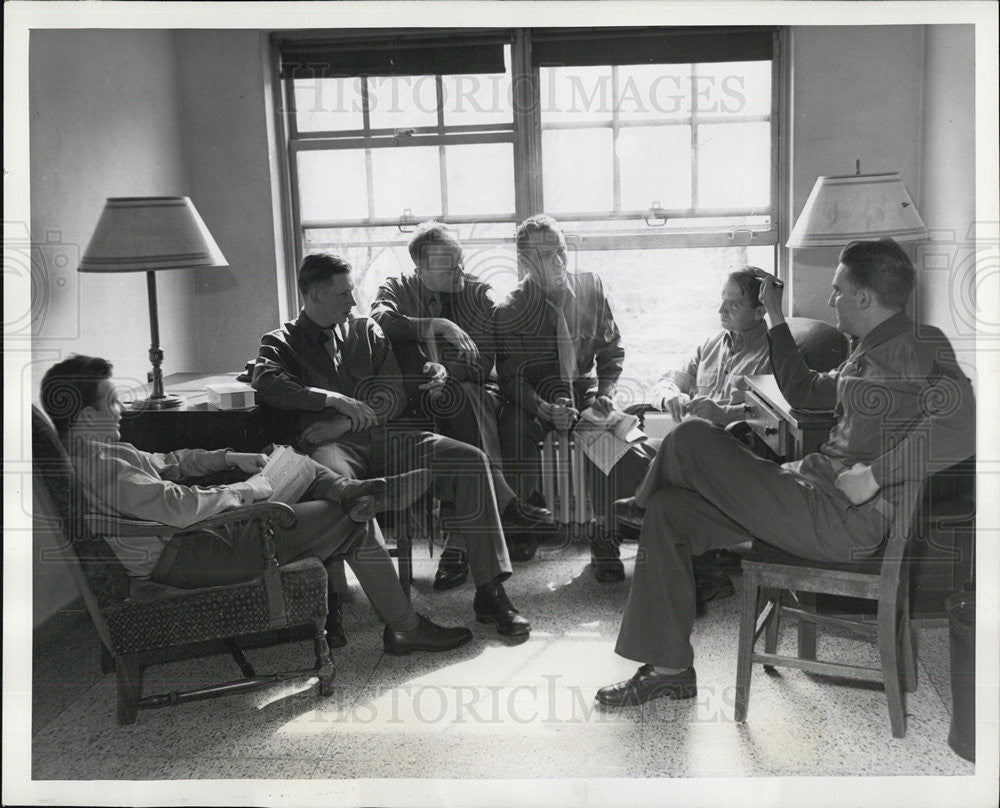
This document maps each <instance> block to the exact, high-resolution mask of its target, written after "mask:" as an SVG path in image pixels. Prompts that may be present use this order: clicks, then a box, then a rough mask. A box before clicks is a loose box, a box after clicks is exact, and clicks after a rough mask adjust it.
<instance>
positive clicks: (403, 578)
mask: <svg viewBox="0 0 1000 808" xmlns="http://www.w3.org/2000/svg"><path fill="white" fill-rule="evenodd" d="M411 529H412V528H411V527H410V526H409V525H403V526H401V529H400V531H399V534H398V535H397V536H396V556H397V559H396V560H397V561H398V562H399V583H400V584H401V585H402V587H403V594H404V595H406V599H407V600H409V599H410V588H411V586H412V584H413V537H412V535H411V533H410V531H411Z"/></svg>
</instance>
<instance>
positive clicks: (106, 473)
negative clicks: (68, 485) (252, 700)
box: [41, 355, 472, 653]
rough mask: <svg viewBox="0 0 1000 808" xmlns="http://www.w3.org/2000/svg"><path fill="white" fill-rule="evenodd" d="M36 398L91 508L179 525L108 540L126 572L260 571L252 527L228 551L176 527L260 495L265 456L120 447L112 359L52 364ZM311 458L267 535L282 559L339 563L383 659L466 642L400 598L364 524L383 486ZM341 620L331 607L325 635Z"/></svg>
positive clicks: (419, 482) (173, 576) (214, 580)
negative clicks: (368, 616)
mask: <svg viewBox="0 0 1000 808" xmlns="http://www.w3.org/2000/svg"><path fill="white" fill-rule="evenodd" d="M41 403H42V407H43V408H44V409H45V411H46V412H47V413H48V414H49V417H50V418H51V419H52V421H53V424H54V425H55V427H56V430H57V431H58V433H59V437H60V440H61V441H62V443H63V444H64V445H65V446H66V449H67V451H68V453H69V455H70V458H71V459H72V461H73V465H74V467H75V468H76V471H77V474H78V475H79V478H80V483H81V486H82V488H83V492H84V496H85V498H86V504H87V507H88V509H89V510H91V511H92V512H94V513H98V514H105V515H108V516H113V517H124V518H126V519H137V520H141V521H145V522H155V523H157V524H159V525H164V526H167V527H170V528H174V529H176V531H177V532H175V533H173V535H170V534H169V533H168V532H167V531H164V532H165V533H168V535H164V536H161V535H158V534H157V533H156V532H155V531H154V530H151V531H150V533H148V534H144V535H137V536H128V537H118V536H108V537H107V541H108V543H109V544H110V545H111V548H112V549H113V550H114V552H115V554H116V555H117V556H118V558H119V560H120V561H121V563H122V565H123V566H124V567H125V568H126V570H127V571H128V573H129V574H130V575H131V576H132V577H136V578H149V579H151V580H152V581H154V582H156V583H160V584H166V585H169V586H175V587H180V588H188V589H191V588H200V587H208V586H219V585H227V584H233V583H239V582H241V581H247V580H251V579H253V578H254V577H256V576H257V575H259V574H260V573H261V572H262V570H263V564H264V559H263V556H262V554H261V549H260V541H259V537H258V536H257V535H256V528H255V527H252V526H247V527H248V529H244V530H241V531H239V532H237V533H236V534H235V535H234V536H233V541H232V543H231V544H229V543H224V542H221V541H218V540H217V539H215V538H214V537H213V536H211V535H208V534H206V533H199V532H188V533H185V532H184V529H185V528H188V527H191V526H192V525H195V524H196V523H198V522H200V521H202V520H204V519H207V518H209V517H211V516H216V515H218V514H221V513H224V512H226V511H229V510H232V509H233V508H237V507H239V506H241V505H249V504H251V503H253V502H257V501H261V500H266V499H268V498H269V497H270V496H271V493H272V488H271V483H270V481H269V480H268V479H267V478H265V477H263V476H262V475H261V474H259V473H258V472H259V471H260V469H261V468H263V466H264V465H265V463H266V461H267V457H266V455H263V454H255V453H243V452H233V451H231V450H229V449H218V450H215V451H207V450H205V449H179V450H177V451H174V452H169V453H167V454H160V453H150V452H144V451H142V450H140V449H137V448H136V447H135V446H132V445H131V444H129V443H123V442H122V441H121V431H120V421H121V414H122V408H121V404H120V403H119V401H118V396H117V393H116V391H115V388H114V385H113V384H112V382H111V364H110V363H109V362H108V361H107V360H105V359H101V358H99V357H91V356H76V355H74V356H71V357H69V358H68V359H65V360H63V361H62V362H59V363H58V364H56V365H54V366H53V367H52V368H50V369H49V371H48V372H47V373H46V374H45V377H44V378H43V379H42V385H41ZM308 462H309V463H311V465H312V467H313V474H314V477H313V481H312V483H311V485H310V486H309V488H308V489H307V490H306V491H305V493H304V494H303V497H302V500H301V501H300V502H298V503H294V504H293V503H289V504H291V506H292V509H293V511H294V512H295V516H296V523H295V526H294V527H293V528H290V529H286V528H282V527H280V526H278V527H276V528H275V531H274V546H275V555H276V557H277V559H278V561H279V563H282V564H284V563H288V562H291V561H295V560H296V559H300V558H306V557H308V556H315V557H318V558H319V559H320V560H321V561H322V562H323V563H324V565H325V566H326V567H327V571H328V572H329V571H330V569H331V565H333V564H334V563H339V561H340V560H341V559H346V560H347V561H348V563H349V564H350V565H351V567H352V568H353V570H354V572H355V574H356V575H357V578H358V580H359V582H360V583H361V585H362V587H363V588H364V590H365V593H366V594H367V595H368V597H369V599H370V600H371V601H372V603H373V605H375V607H376V609H377V610H378V612H379V614H380V615H381V616H382V617H383V619H384V620H385V622H386V628H385V633H384V635H383V644H384V647H385V650H387V651H389V652H392V653H409V652H410V651H418V650H422V651H444V650H447V649H449V648H455V647H457V646H459V645H462V644H463V643H466V642H468V641H469V640H470V639H472V634H471V632H470V631H469V630H468V629H464V628H445V627H443V626H438V625H436V624H434V623H432V622H431V621H430V620H428V619H427V618H426V617H423V616H422V615H418V614H417V613H416V612H414V611H413V608H412V606H411V605H410V602H409V600H408V599H407V598H406V597H405V596H404V594H403V591H402V588H401V587H400V585H399V578H398V577H397V576H396V572H395V568H394V567H393V565H392V560H391V559H390V558H389V556H388V553H387V552H386V550H385V547H384V546H383V545H382V544H381V543H380V541H379V539H378V536H377V534H376V525H375V522H374V521H372V518H371V517H372V515H373V514H374V510H375V508H376V507H378V505H379V504H380V503H379V502H378V501H377V500H380V499H381V498H382V497H384V494H385V487H386V486H385V485H384V483H385V481H384V480H368V481H361V482H354V481H352V482H350V483H348V484H346V486H345V485H344V484H339V481H338V480H337V479H336V478H335V477H334V475H333V474H332V473H331V472H330V471H328V470H327V469H325V468H323V467H322V466H320V465H319V464H318V463H315V462H313V461H308ZM227 469H231V470H236V471H237V472H239V473H240V474H241V476H244V477H246V479H245V480H241V481H238V482H233V483H228V484H222V485H189V484H188V483H187V479H186V478H199V477H204V476H206V475H209V474H212V473H214V472H221V471H225V470H227ZM420 477H421V479H411V480H410V481H409V482H410V483H411V487H413V488H416V489H419V488H420V487H421V486H422V487H423V489H426V488H427V486H428V485H429V484H430V474H429V473H428V472H426V471H422V472H420ZM372 492H375V493H372ZM338 620H339V615H338V614H335V613H334V610H332V609H331V611H330V613H329V616H328V619H327V630H328V631H329V630H330V629H331V622H333V623H337V622H338ZM333 639H336V638H335V637H334V638H333ZM334 644H337V643H334Z"/></svg>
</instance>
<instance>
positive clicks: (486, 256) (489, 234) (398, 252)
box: [304, 222, 517, 314]
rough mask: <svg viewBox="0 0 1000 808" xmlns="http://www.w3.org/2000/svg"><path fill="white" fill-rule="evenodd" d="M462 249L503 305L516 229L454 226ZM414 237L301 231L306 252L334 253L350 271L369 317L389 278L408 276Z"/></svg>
mask: <svg viewBox="0 0 1000 808" xmlns="http://www.w3.org/2000/svg"><path fill="white" fill-rule="evenodd" d="M453 226H454V228H455V229H456V230H457V231H458V237H459V240H460V241H461V242H462V245H463V247H464V249H465V269H466V272H469V273H470V274H472V275H475V276H476V277H477V278H479V279H480V280H482V281H484V282H486V283H488V284H489V285H490V286H491V287H492V288H493V294H494V298H495V299H497V300H502V299H503V298H504V297H506V296H507V295H508V294H509V293H510V292H511V291H513V289H514V287H515V286H516V285H517V260H516V259H515V254H514V243H513V242H514V223H513V222H511V223H504V224H482V223H476V224H460V225H453ZM411 236H412V234H411V233H409V232H406V233H404V232H400V230H399V228H398V227H342V228H323V229H319V228H310V229H307V230H306V231H305V243H304V247H305V252H306V253H310V252H335V253H338V254H339V255H343V256H344V257H345V258H346V259H347V260H348V261H349V262H350V264H351V266H352V267H353V274H354V282H355V285H356V292H355V297H356V298H357V300H358V305H357V306H355V312H356V313H358V314H367V313H368V312H369V311H370V310H371V301H372V300H373V299H374V297H375V293H376V292H377V291H378V287H379V286H380V285H381V284H382V283H384V282H385V279H386V278H388V277H389V276H391V275H399V274H401V273H406V272H411V271H412V270H413V262H412V261H411V260H410V254H409V251H408V250H407V244H408V243H409V241H410V238H411Z"/></svg>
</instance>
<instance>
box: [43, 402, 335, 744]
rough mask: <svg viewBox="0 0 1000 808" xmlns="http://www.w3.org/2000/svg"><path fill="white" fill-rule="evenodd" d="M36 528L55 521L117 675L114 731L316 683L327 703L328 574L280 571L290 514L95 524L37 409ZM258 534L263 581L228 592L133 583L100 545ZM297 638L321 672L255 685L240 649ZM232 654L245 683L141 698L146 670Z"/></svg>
mask: <svg viewBox="0 0 1000 808" xmlns="http://www.w3.org/2000/svg"><path fill="white" fill-rule="evenodd" d="M32 450H33V468H34V471H35V474H34V481H33V482H34V485H33V490H34V495H35V502H36V508H35V518H36V520H39V519H42V518H44V517H43V516H42V514H44V513H50V514H51V513H55V514H57V515H58V521H59V523H60V526H61V529H62V533H63V534H64V535H63V538H64V539H65V542H64V544H63V545H62V546H61V548H60V552H61V557H62V561H63V562H64V563H66V564H67V565H68V566H69V569H70V573H71V575H72V577H73V579H74V580H75V582H76V584H77V587H78V588H79V590H80V595H81V596H82V598H83V602H84V605H85V606H86V608H87V611H88V613H89V614H90V617H91V620H92V621H93V624H94V628H95V629H96V631H97V635H98V637H99V639H100V642H101V646H102V660H103V662H104V668H105V672H110V670H112V669H113V670H114V671H115V672H116V675H117V703H118V722H119V723H120V724H132V723H134V722H135V721H136V718H137V715H138V710H139V709H140V708H148V707H162V706H166V705H175V704H179V703H181V702H185V701H193V700H195V699H202V698H208V697H212V696H218V695H223V694H227V693H236V692H241V691H244V690H249V689H253V688H258V687H262V686H264V685H267V684H270V683H272V682H281V681H286V680H291V679H298V678H303V677H310V676H317V677H318V678H319V691H320V693H321V695H323V696H328V695H330V693H331V692H332V689H333V675H334V666H333V662H332V660H331V658H330V651H329V647H328V645H327V641H326V615H327V573H326V569H325V568H324V566H323V564H322V563H321V562H320V561H319V559H316V558H306V559H301V560H299V561H296V562H293V563H291V564H285V565H279V564H278V562H277V559H276V558H275V554H274V539H273V536H274V527H275V526H279V527H281V528H284V529H288V528H292V527H294V524H295V514H294V512H293V511H292V509H291V508H289V507H288V506H287V505H282V504H280V503H261V504H256V505H251V506H247V507H244V508H238V509H236V510H233V511H229V512H227V513H225V514H222V515H219V516H215V517H212V518H211V519H206V520H204V521H202V522H199V523H198V524H195V525H192V526H190V527H188V528H185V529H184V531H178V530H176V529H175V528H170V527H167V526H165V525H159V524H156V523H151V522H138V521H132V520H126V519H114V518H108V517H89V516H87V515H86V514H85V507H84V500H83V496H82V491H81V487H80V484H79V481H78V480H77V477H76V473H75V470H74V468H73V466H72V464H71V463H70V461H69V458H68V457H67V455H66V452H65V450H64V449H63V447H62V445H61V444H60V443H59V441H58V439H57V437H56V435H55V431H54V430H53V428H52V425H51V423H50V422H49V421H48V419H47V418H46V417H45V415H44V414H42V413H41V412H40V411H39V410H38V409H37V408H35V407H32ZM250 525H253V526H256V528H257V530H258V531H259V535H260V539H261V552H262V557H263V559H264V571H263V572H262V573H261V575H259V576H258V577H256V578H254V579H253V580H250V581H246V582H243V583H239V584H232V585H228V586H214V587H206V588H201V589H177V588H174V587H168V586H161V585H158V584H153V583H150V582H141V581H137V580H135V579H130V578H129V577H128V576H127V573H126V571H125V569H124V567H123V566H122V564H121V562H120V561H119V560H118V558H117V556H116V555H115V553H114V551H113V550H112V549H111V547H110V545H109V544H108V543H107V542H106V541H105V540H104V538H103V536H108V535H118V536H128V535H149V533H150V531H151V530H152V531H153V532H155V533H156V534H158V535H164V536H166V535H172V534H176V533H180V532H183V533H197V534H200V535H201V537H202V538H203V539H204V540H205V541H222V542H226V543H230V542H231V541H232V539H233V536H234V535H235V534H236V533H237V532H245V531H246V530H247V529H248V527H249V526H250ZM293 628H296V629H298V630H299V633H300V634H301V630H302V628H306V629H308V631H309V633H310V634H311V635H312V638H313V647H314V653H315V665H314V666H313V667H309V668H297V669H294V670H284V671H278V672H275V673H270V674H261V675H258V674H256V673H255V671H254V669H253V667H252V666H251V665H250V663H249V661H248V660H247V658H246V656H245V655H244V653H243V650H242V648H241V645H247V644H254V645H260V644H267V643H271V642H274V641H282V642H285V641H288V639H289V636H290V635H291V632H290V631H288V630H289V629H293ZM227 650H228V651H229V652H230V653H231V654H232V656H233V658H234V660H235V661H236V663H237V664H238V666H239V667H240V669H241V671H242V672H243V675H244V678H242V679H237V680H234V681H226V682H222V683H218V684H210V685H207V686H204V687H200V688H197V689H193V690H187V691H183V692H177V691H172V692H169V693H163V694H154V695H146V696H142V695H141V690H142V672H143V669H144V668H146V667H148V666H150V665H154V664H159V663H162V662H167V661H174V660H178V659H186V658H192V657H202V656H206V655H208V654H214V653H219V652H220V651H227Z"/></svg>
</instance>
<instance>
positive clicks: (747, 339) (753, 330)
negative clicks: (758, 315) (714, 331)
mask: <svg viewBox="0 0 1000 808" xmlns="http://www.w3.org/2000/svg"><path fill="white" fill-rule="evenodd" d="M766 336H767V323H765V322H764V321H763V320H761V321H760V322H759V323H757V324H756V325H754V326H752V327H750V328H748V329H747V330H746V331H726V336H725V340H726V345H728V346H729V347H730V348H731V349H733V350H736V351H742V350H743V349H745V348H749V347H752V346H753V345H756V344H757V343H759V342H760V341H761V340H763V339H765V338H766Z"/></svg>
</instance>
